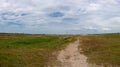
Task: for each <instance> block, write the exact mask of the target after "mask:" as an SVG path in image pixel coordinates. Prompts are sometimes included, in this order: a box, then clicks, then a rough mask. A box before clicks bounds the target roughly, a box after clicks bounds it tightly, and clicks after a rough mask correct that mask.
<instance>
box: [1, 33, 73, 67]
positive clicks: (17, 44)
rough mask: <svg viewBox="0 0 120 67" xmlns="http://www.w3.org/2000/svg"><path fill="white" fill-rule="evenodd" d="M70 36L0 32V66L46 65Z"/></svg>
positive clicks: (52, 60)
mask: <svg viewBox="0 0 120 67" xmlns="http://www.w3.org/2000/svg"><path fill="white" fill-rule="evenodd" d="M73 40H74V37H72V36H65V35H63V36H58V35H30V34H0V67H46V66H47V65H51V64H52V62H54V60H55V59H56V58H55V57H56V54H53V52H56V51H58V50H60V49H61V48H63V47H64V46H65V45H64V44H65V43H69V42H71V41H73Z"/></svg>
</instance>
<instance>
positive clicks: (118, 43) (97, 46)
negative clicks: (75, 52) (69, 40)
mask: <svg viewBox="0 0 120 67" xmlns="http://www.w3.org/2000/svg"><path fill="white" fill-rule="evenodd" d="M80 40H81V43H82V45H81V46H79V47H80V48H82V52H81V53H83V54H84V55H86V56H87V57H88V62H89V63H91V64H96V65H102V66H103V67H120V34H100V35H84V36H81V38H80Z"/></svg>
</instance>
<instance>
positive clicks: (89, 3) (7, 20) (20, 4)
mask: <svg viewBox="0 0 120 67" xmlns="http://www.w3.org/2000/svg"><path fill="white" fill-rule="evenodd" d="M0 32H9V33H33V34H91V33H92V34H94V33H116V32H117V33H118V32H120V0H0Z"/></svg>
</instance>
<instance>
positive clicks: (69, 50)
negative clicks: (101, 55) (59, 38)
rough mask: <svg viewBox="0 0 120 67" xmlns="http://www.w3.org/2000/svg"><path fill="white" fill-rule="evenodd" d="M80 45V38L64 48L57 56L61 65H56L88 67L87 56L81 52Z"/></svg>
mask: <svg viewBox="0 0 120 67" xmlns="http://www.w3.org/2000/svg"><path fill="white" fill-rule="evenodd" d="M78 46H79V40H77V41H75V42H74V43H71V44H69V45H68V46H67V47H66V48H65V49H64V50H62V51H60V53H59V55H58V57H57V60H58V61H60V65H57V66H55V67H88V63H87V62H86V60H87V57H86V56H84V55H83V54H80V52H79V49H78Z"/></svg>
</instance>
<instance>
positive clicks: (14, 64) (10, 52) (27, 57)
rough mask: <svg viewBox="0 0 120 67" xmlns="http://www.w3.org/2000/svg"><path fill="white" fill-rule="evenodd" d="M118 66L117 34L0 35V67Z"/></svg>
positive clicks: (119, 58)
mask: <svg viewBox="0 0 120 67" xmlns="http://www.w3.org/2000/svg"><path fill="white" fill-rule="evenodd" d="M48 66H49V67H120V34H99V35H98V34H97V35H96V34H94V35H78V36H75V35H39V34H36V35H34V34H6V33H1V34H0V67H48Z"/></svg>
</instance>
